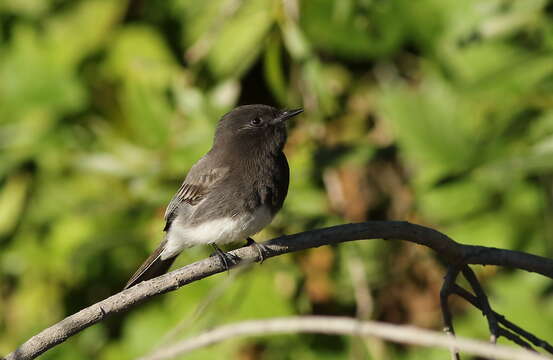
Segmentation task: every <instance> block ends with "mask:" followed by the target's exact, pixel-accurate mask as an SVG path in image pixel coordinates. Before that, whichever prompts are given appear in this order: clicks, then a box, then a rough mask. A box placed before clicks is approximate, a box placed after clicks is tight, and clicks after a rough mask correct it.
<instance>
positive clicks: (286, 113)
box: [273, 109, 303, 124]
mask: <svg viewBox="0 0 553 360" xmlns="http://www.w3.org/2000/svg"><path fill="white" fill-rule="evenodd" d="M302 112H303V109H294V110H282V112H281V113H280V115H279V116H277V117H276V118H275V120H273V124H278V123H281V122H284V121H286V120H288V119H290V118H292V117H294V116H296V115H298V114H301V113H302Z"/></svg>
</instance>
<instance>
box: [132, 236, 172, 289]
mask: <svg viewBox="0 0 553 360" xmlns="http://www.w3.org/2000/svg"><path fill="white" fill-rule="evenodd" d="M165 243H166V241H165V240H163V241H162V242H161V244H160V245H159V247H158V248H157V249H156V250H155V251H154V252H153V253H152V255H150V256H149V257H148V258H147V259H146V261H144V263H142V265H140V267H139V268H138V270H136V272H135V273H134V275H133V276H132V277H131V279H130V280H129V282H127V285H125V287H124V288H123V290H125V289H128V288H130V287H131V286H134V285H136V284H138V283H140V282H142V281H146V280H150V279H153V278H155V277H157V276H160V275H163V274H165V273H166V272H167V270H169V268H170V267H171V265H172V264H173V261H175V259H176V256H175V257H172V258H168V259H165V260H161V252H162V251H163V248H164V247H165Z"/></svg>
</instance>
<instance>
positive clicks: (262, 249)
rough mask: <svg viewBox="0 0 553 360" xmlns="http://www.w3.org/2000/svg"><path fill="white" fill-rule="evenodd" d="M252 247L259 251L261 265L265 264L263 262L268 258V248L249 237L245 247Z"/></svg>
mask: <svg viewBox="0 0 553 360" xmlns="http://www.w3.org/2000/svg"><path fill="white" fill-rule="evenodd" d="M250 245H253V246H254V247H255V249H256V250H257V253H258V254H259V260H260V262H259V263H260V264H263V261H265V258H266V257H265V254H266V253H268V252H269V250H268V248H267V246H265V245H263V244H260V243H258V242H255V240H254V239H252V238H251V237H249V238H248V240H247V242H246V245H245V246H250Z"/></svg>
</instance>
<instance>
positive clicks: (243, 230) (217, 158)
mask: <svg viewBox="0 0 553 360" xmlns="http://www.w3.org/2000/svg"><path fill="white" fill-rule="evenodd" d="M302 111H303V109H301V108H299V109H288V110H287V109H285V110H279V109H277V108H275V107H272V106H269V105H262V104H253V105H242V106H239V107H236V108H235V109H233V110H232V111H230V112H228V113H226V114H225V115H223V116H222V117H221V119H220V120H219V122H218V124H217V127H216V130H215V136H214V138H213V145H212V147H211V149H210V150H209V151H208V152H207V153H206V154H205V155H204V156H203V157H201V158H200V159H199V160H198V161H197V162H196V163H195V164H194V165H193V166H192V168H191V169H190V171H189V172H188V174H187V176H186V177H185V179H184V181H183V183H182V185H181V186H180V188H179V189H178V191H177V192H176V194H175V195H174V196H173V198H172V200H171V201H170V202H169V205H168V206H167V208H166V210H165V215H164V220H165V228H164V229H163V231H164V232H165V234H164V237H163V240H162V241H161V243H160V244H159V246H158V247H157V249H156V250H155V251H154V252H153V253H152V254H151V255H150V256H149V257H148V258H147V259H146V261H144V263H143V264H142V265H141V266H140V267H139V268H138V270H137V271H136V272H135V273H134V275H133V276H132V277H131V278H130V280H129V281H128V282H127V284H126V285H125V288H124V289H128V288H130V287H132V286H134V285H136V284H138V283H140V282H142V281H146V280H149V279H152V278H154V277H157V276H159V275H162V274H164V273H166V272H167V271H168V270H169V268H170V267H171V265H172V264H173V262H174V261H175V259H176V258H177V256H178V255H179V254H180V253H181V252H182V251H184V250H185V249H187V248H190V247H192V246H196V245H211V246H212V247H213V248H214V249H215V252H216V254H217V255H218V256H219V257H220V258H221V261H222V262H223V265H224V266H225V268H226V269H227V270H228V265H227V261H226V254H225V253H224V252H223V251H222V250H221V249H220V248H219V246H218V245H223V244H230V243H236V242H239V241H244V240H246V241H247V243H246V245H255V246H256V248H257V250H258V252H259V256H260V258H261V261H263V259H264V257H263V250H264V248H263V245H261V244H258V243H256V242H255V241H254V240H253V239H252V238H251V236H252V235H255V234H256V233H258V232H259V231H261V230H262V229H263V228H264V227H266V226H267V225H269V223H271V221H272V219H273V217H274V216H275V214H276V213H277V212H278V211H279V210H280V209H281V208H282V205H283V203H284V200H285V198H286V195H287V194H288V185H289V180H290V169H289V166H288V161H287V159H286V156H285V155H284V152H283V148H284V145H285V143H286V138H287V131H286V122H287V120H288V119H290V118H292V117H294V116H296V115H298V114H300V113H301V112H302Z"/></svg>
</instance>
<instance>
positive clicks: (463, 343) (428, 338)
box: [140, 316, 550, 360]
mask: <svg viewBox="0 0 553 360" xmlns="http://www.w3.org/2000/svg"><path fill="white" fill-rule="evenodd" d="M283 333H317V334H328V335H352V336H363V337H367V336H375V337H378V338H381V339H384V340H389V341H393V342H397V343H402V344H410V345H421V346H437V347H443V348H446V349H447V348H457V349H462V350H463V351H465V352H466V353H469V354H473V355H479V356H481V357H484V358H490V357H493V358H496V359H505V360H507V359H509V360H515V359H517V360H522V359H524V360H534V359H535V360H538V359H539V360H544V359H550V358H549V357H545V356H543V355H540V354H537V353H535V352H530V351H528V350H525V349H516V348H512V347H507V346H503V345H494V344H489V343H486V342H483V341H476V340H470V339H464V338H453V337H451V336H448V335H443V334H441V333H439V332H436V331H430V330H425V329H420V328H416V327H412V326H402V325H392V324H386V323H382V322H377V321H359V320H357V319H352V318H345V317H335V316H294V317H286V318H275V319H268V320H252V321H244V322H239V323H235V324H230V325H224V326H220V327H218V328H215V329H213V330H210V331H208V332H205V333H203V334H200V335H198V336H195V337H192V338H190V339H187V340H184V341H182V342H180V343H177V344H175V345H172V346H169V347H167V348H165V349H162V350H159V351H158V352H156V353H154V354H152V355H151V356H148V357H143V358H140V360H163V359H170V358H175V357H177V356H179V355H182V354H185V353H188V352H190V351H192V350H195V349H199V348H203V347H206V346H209V345H211V344H215V343H218V342H221V341H224V340H228V339H232V338H237V337H242V336H248V335H250V336H252V335H253V336H259V335H269V334H283Z"/></svg>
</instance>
